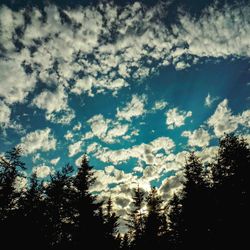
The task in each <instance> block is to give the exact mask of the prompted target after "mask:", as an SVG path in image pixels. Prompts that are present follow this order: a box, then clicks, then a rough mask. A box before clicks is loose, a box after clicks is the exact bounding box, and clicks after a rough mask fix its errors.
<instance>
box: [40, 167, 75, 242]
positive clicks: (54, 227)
mask: <svg viewBox="0 0 250 250" xmlns="http://www.w3.org/2000/svg"><path fill="white" fill-rule="evenodd" d="M72 173H73V167H72V166H71V165H69V164H68V165H66V166H65V167H63V168H62V170H61V171H56V172H55V173H54V174H53V175H51V176H50V181H49V183H48V185H47V186H46V188H45V202H46V206H45V213H46V217H47V221H46V222H45V227H46V232H45V236H46V238H47V239H48V241H49V242H50V246H52V247H60V246H67V245H68V244H70V242H71V241H72V231H73V223H74V216H75V211H74V206H73V204H72V202H71V199H72V197H73V194H74V193H73V188H72Z"/></svg>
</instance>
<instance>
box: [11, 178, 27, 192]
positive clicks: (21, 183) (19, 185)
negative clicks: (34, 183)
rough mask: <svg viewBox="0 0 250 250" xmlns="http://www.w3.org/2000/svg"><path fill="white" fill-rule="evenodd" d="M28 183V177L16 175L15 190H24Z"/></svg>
mask: <svg viewBox="0 0 250 250" xmlns="http://www.w3.org/2000/svg"><path fill="white" fill-rule="evenodd" d="M27 185H28V179H27V178H26V177H25V176H17V177H16V179H15V182H14V188H15V190H16V191H17V192H20V191H24V190H25V189H26V187H27Z"/></svg>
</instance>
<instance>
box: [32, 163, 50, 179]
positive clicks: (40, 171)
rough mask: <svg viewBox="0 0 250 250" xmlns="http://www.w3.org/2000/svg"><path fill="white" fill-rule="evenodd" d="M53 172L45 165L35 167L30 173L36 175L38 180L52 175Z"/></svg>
mask: <svg viewBox="0 0 250 250" xmlns="http://www.w3.org/2000/svg"><path fill="white" fill-rule="evenodd" d="M53 171H54V170H53V169H52V168H50V167H48V166H45V165H41V166H37V167H34V168H33V169H32V172H33V173H34V174H36V176H37V177H38V178H45V177H47V176H48V175H50V174H52V173H53Z"/></svg>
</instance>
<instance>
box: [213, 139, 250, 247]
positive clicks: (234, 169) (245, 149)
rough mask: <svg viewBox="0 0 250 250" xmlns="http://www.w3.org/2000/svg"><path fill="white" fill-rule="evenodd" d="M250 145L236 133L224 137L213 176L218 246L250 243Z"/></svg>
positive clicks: (215, 240) (216, 245)
mask: <svg viewBox="0 0 250 250" xmlns="http://www.w3.org/2000/svg"><path fill="white" fill-rule="evenodd" d="M249 171H250V148H249V144H247V143H246V141H245V140H244V139H242V138H239V137H236V136H235V135H233V134H229V135H225V136H224V137H223V138H222V139H221V140H220V145H219V151H218V158H217V161H216V163H215V164H214V165H213V167H212V176H213V198H214V201H213V204H214V207H213V222H214V224H213V242H214V243H216V244H215V247H216V249H221V248H229V247H232V246H235V247H237V248H244V246H245V244H248V242H247V239H248V234H247V231H246V230H245V228H246V227H247V226H248V223H249V209H250V207H249V187H250V184H249V178H250V174H249Z"/></svg>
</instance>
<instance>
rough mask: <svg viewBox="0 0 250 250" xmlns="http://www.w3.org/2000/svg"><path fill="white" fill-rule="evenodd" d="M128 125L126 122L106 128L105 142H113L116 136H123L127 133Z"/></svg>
mask: <svg viewBox="0 0 250 250" xmlns="http://www.w3.org/2000/svg"><path fill="white" fill-rule="evenodd" d="M128 128H129V126H128V125H127V124H123V125H121V124H118V125H117V126H115V127H113V128H111V129H110V130H108V132H107V135H106V136H105V137H104V141H105V142H107V143H114V142H115V141H116V138H117V137H120V136H123V135H125V134H126V133H127V131H128Z"/></svg>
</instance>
